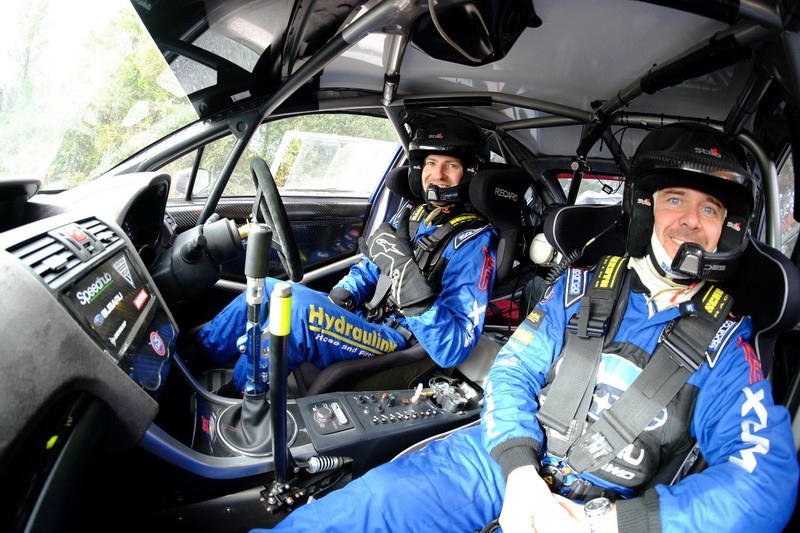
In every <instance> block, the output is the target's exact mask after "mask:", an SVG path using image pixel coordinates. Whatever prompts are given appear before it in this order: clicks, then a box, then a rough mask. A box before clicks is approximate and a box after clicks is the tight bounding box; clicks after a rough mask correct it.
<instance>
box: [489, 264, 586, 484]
mask: <svg viewBox="0 0 800 533" xmlns="http://www.w3.org/2000/svg"><path fill="white" fill-rule="evenodd" d="M573 276H578V277H579V281H580V283H581V284H585V282H586V275H585V273H584V272H583V271H580V270H573V269H570V270H569V271H568V272H567V273H566V274H565V275H563V276H561V278H559V280H558V281H557V282H556V283H555V285H554V286H553V287H552V289H550V290H548V291H547V292H546V293H545V295H544V297H543V299H542V301H541V302H540V303H539V304H538V305H537V306H536V308H535V309H534V310H533V311H532V312H531V313H530V314H529V315H528V317H526V319H525V320H524V321H523V322H522V324H520V326H519V327H518V328H517V331H516V332H515V333H514V335H513V336H512V337H511V338H510V339H509V341H508V342H507V343H506V345H505V346H503V347H502V348H501V349H500V352H499V353H498V354H497V358H496V359H495V362H494V364H493V365H492V368H491V369H490V371H489V375H488V376H487V379H486V395H485V403H484V408H483V413H482V414H481V426H482V428H483V441H484V446H485V447H486V449H487V451H489V452H490V453H491V454H492V457H493V458H494V459H495V460H496V461H497V462H498V463H500V466H501V467H502V468H503V473H504V475H506V476H507V475H508V474H509V473H510V471H511V470H513V469H514V468H515V467H518V466H525V465H526V464H534V466H538V465H536V461H535V459H536V456H535V455H533V454H532V453H530V450H533V451H535V452H537V453H538V452H539V448H540V445H541V443H542V441H543V431H542V427H541V425H540V424H539V421H538V420H537V418H536V413H537V412H538V411H539V404H538V396H539V392H540V390H541V389H542V387H543V386H544V384H545V381H546V379H547V373H548V371H549V369H550V366H551V365H552V364H553V361H554V360H555V358H556V357H557V356H558V354H559V353H560V352H561V348H562V345H563V337H564V328H565V326H566V322H567V317H568V316H570V315H572V314H574V312H575V311H574V306H573V305H570V308H569V309H568V310H566V311H565V309H564V291H565V286H566V279H567V278H572V277H573ZM575 305H577V304H575ZM514 448H516V449H517V453H512V452H513V451H514ZM520 449H527V450H528V453H527V454H525V453H522V454H520V453H519V451H520Z"/></svg>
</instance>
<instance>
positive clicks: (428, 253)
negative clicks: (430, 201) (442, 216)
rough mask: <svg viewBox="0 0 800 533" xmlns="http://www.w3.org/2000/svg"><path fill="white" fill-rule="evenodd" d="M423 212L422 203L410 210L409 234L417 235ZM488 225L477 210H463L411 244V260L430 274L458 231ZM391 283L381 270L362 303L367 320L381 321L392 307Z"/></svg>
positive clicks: (424, 273)
mask: <svg viewBox="0 0 800 533" xmlns="http://www.w3.org/2000/svg"><path fill="white" fill-rule="evenodd" d="M425 214H426V211H425V205H424V204H422V205H419V206H417V208H416V209H414V211H412V212H411V215H410V216H409V224H408V232H409V234H410V235H412V236H413V235H416V234H417V231H418V229H419V225H420V224H421V223H422V219H423V218H424V217H425ZM487 224H488V222H486V219H485V218H483V216H481V215H479V214H477V213H464V214H461V215H457V216H454V217H453V218H451V219H450V220H448V221H447V222H445V223H444V224H442V225H441V226H439V227H438V228H436V229H435V230H434V231H433V232H432V233H430V234H428V235H423V236H422V237H421V238H420V239H419V241H417V244H416V245H415V246H414V259H415V261H416V263H417V266H419V268H420V270H422V273H423V275H425V277H430V275H431V273H432V272H433V271H434V269H435V268H436V265H437V263H438V261H439V258H440V257H441V255H442V253H443V252H444V249H445V248H446V247H447V244H448V243H449V242H450V241H451V240H452V239H453V238H454V237H459V238H460V236H461V234H462V233H463V232H464V231H465V230H468V229H476V228H479V229H482V228H483V227H486V225H487ZM477 233H478V232H477V231H476V232H474V233H473V234H472V235H476V234H477ZM470 236H471V235H470ZM412 238H413V237H412ZM464 240H466V238H465V239H462V241H461V242H463V241H464ZM391 286H392V284H391V279H389V277H388V276H387V275H386V274H384V273H383V272H381V274H380V277H379V278H378V284H377V285H376V287H375V292H374V294H373V295H372V298H371V299H370V301H369V302H366V303H365V304H364V307H365V308H366V309H367V311H368V317H369V318H370V320H374V321H377V320H381V319H382V318H383V315H384V312H383V311H384V309H383V308H384V307H385V306H386V305H387V304H388V305H390V306H393V304H392V303H391V302H389V301H388V300H390V294H389V289H391Z"/></svg>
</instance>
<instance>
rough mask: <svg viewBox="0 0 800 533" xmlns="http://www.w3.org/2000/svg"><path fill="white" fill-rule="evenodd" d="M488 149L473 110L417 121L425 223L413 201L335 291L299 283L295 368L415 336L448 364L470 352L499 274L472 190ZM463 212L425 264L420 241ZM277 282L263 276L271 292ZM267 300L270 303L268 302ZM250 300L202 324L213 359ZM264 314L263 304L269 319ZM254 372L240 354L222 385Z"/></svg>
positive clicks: (222, 352)
mask: <svg viewBox="0 0 800 533" xmlns="http://www.w3.org/2000/svg"><path fill="white" fill-rule="evenodd" d="M488 156H489V154H488V146H487V144H486V140H485V135H484V133H483V130H482V129H481V128H480V127H479V126H478V125H477V124H475V123H473V122H471V121H468V120H466V119H462V118H458V117H439V118H433V119H430V120H428V121H427V122H426V123H424V124H422V125H420V126H419V127H418V128H417V129H416V130H415V133H414V137H413V139H412V141H411V143H410V147H409V159H410V163H411V168H410V171H409V176H408V179H409V187H410V189H411V191H412V192H413V193H414V194H415V196H416V197H418V198H419V200H420V201H421V204H422V205H420V207H418V208H417V209H416V210H415V211H414V215H415V221H412V222H411V224H415V223H418V224H419V225H418V229H417V231H416V233H415V235H414V237H413V240H412V239H410V238H409V226H410V222H409V218H410V216H411V213H410V210H409V209H402V210H401V211H400V212H399V213H398V214H397V215H396V217H395V219H396V220H395V223H394V224H389V223H386V222H384V223H383V224H381V226H380V227H379V228H378V229H377V230H376V231H375V232H374V233H373V234H372V235H371V236H370V237H369V239H367V240H366V242H365V243H362V249H363V250H364V252H365V255H366V257H364V258H363V259H362V260H361V261H360V262H359V263H357V264H355V265H353V267H351V269H350V272H349V273H348V275H347V276H345V277H344V278H343V279H342V280H341V281H340V282H339V283H338V284H337V285H336V286H335V287H334V288H333V289H332V290H331V292H330V294H329V295H325V294H323V293H320V292H317V291H314V290H311V289H308V288H306V287H304V286H302V285H294V286H293V288H292V291H293V304H292V329H291V333H290V336H289V338H288V343H289V346H288V353H289V370H290V371H291V370H294V369H295V368H296V367H298V366H299V365H300V364H302V363H303V362H304V361H309V362H311V363H313V364H314V365H316V366H317V367H319V368H324V367H326V366H328V365H330V364H332V363H334V362H337V361H342V360H345V359H353V358H358V357H373V356H379V355H381V354H384V353H387V352H394V351H397V350H402V349H404V348H407V347H408V346H409V345H410V343H411V342H414V340H413V339H415V340H416V341H417V342H419V343H420V344H421V345H422V346H423V347H424V348H425V350H426V351H427V352H428V353H429V354H430V356H431V357H432V358H433V359H434V361H436V362H437V363H438V364H439V365H441V366H443V367H452V366H455V365H457V364H459V363H461V362H462V361H464V359H466V357H467V355H469V353H470V351H471V350H472V348H473V347H474V346H475V344H476V343H477V340H478V338H479V337H480V335H481V332H482V330H483V319H484V316H485V310H486V305H487V303H488V300H489V294H490V293H491V290H492V284H493V283H494V266H495V260H496V247H497V233H496V231H495V230H494V229H493V228H492V227H491V225H489V224H488V223H487V222H486V221H485V220H484V219H482V218H480V217H477V216H472V215H471V213H469V212H470V210H471V209H472V208H471V204H469V202H468V196H467V191H468V187H469V182H470V180H471V178H472V176H473V175H474V173H475V172H476V169H477V167H478V166H479V165H480V164H481V163H484V162H486V161H488ZM465 214H470V216H469V217H464V216H463V215H465ZM458 217H461V218H459V220H462V219H466V218H468V219H469V220H471V221H473V224H472V225H464V227H463V229H461V227H458V229H457V230H456V231H455V232H454V233H452V234H451V235H450V236H451V237H452V238H451V239H450V240H449V242H447V243H443V245H444V246H445V247H444V249H443V251H442V253H441V256H440V257H439V258H438V260H437V262H436V267H435V268H434V269H433V273H431V272H423V271H422V270H421V269H420V267H419V266H418V265H417V263H416V261H415V256H414V253H415V250H414V245H415V243H418V242H419V241H420V239H422V238H423V237H424V236H430V235H431V234H433V233H434V232H435V231H436V230H437V228H439V227H441V226H442V225H443V224H446V223H448V222H451V223H452V221H454V220H455V219H456V218H458ZM476 224H477V225H476ZM381 274H383V275H385V276H387V277H388V279H389V280H390V281H391V285H390V289H389V290H388V292H387V293H386V296H387V300H384V301H379V302H374V301H373V300H372V298H373V295H374V293H375V292H376V287H378V286H379V284H378V281H379V279H380V277H381ZM276 282H277V280H275V279H267V280H266V283H265V291H264V294H265V296H266V297H267V298H269V295H270V294H271V292H272V288H273V286H274V284H275V283H276ZM387 286H388V283H387ZM367 303H371V304H372V305H371V306H370V307H371V308H372V309H373V312H372V315H371V316H370V315H368V313H367V312H365V310H363V309H361V307H362V306H363V304H367ZM268 307H269V305H268V303H267V304H266V305H263V306H262V310H263V311H264V312H266V310H267V309H268ZM246 310H247V305H246V303H245V294H244V293H243V294H241V295H240V296H238V297H237V298H236V299H234V300H233V301H232V302H231V303H230V304H228V306H227V307H226V308H225V309H223V310H222V312H220V313H219V314H218V315H217V316H216V317H215V318H214V319H213V320H212V321H211V322H210V323H209V324H208V325H206V326H205V327H204V328H203V329H202V330H201V331H200V332H199V333H198V338H197V341H198V342H197V343H196V347H198V348H199V349H200V351H201V352H203V353H204V354H205V355H206V356H207V357H208V358H209V359H210V360H211V361H212V362H214V363H216V364H224V363H227V362H228V361H231V360H232V359H233V358H234V357H236V356H237V355H240V354H239V351H238V349H237V339H239V338H240V337H241V336H242V335H244V333H245V330H246V326H247V313H246ZM266 320H267V317H266V316H265V315H264V313H262V319H261V321H262V323H263V322H265V321H266ZM250 372H251V369H250V365H249V364H248V361H247V357H246V355H245V354H241V356H240V358H239V360H238V362H237V364H236V367H235V369H234V376H233V382H232V383H231V384H228V385H226V386H225V390H224V391H223V392H232V391H230V390H229V389H230V388H231V385H233V387H235V391H238V393H241V392H242V391H243V390H244V388H245V385H246V382H247V377H248V375H249V374H250ZM234 394H235V392H234Z"/></svg>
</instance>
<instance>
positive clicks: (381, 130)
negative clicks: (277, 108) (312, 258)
mask: <svg viewBox="0 0 800 533" xmlns="http://www.w3.org/2000/svg"><path fill="white" fill-rule="evenodd" d="M234 140H235V139H234V137H233V136H231V135H229V136H226V137H223V138H221V139H218V140H216V141H214V142H212V143H209V144H208V145H206V146H205V147H204V148H203V151H202V152H198V151H195V152H192V153H190V154H187V155H185V156H183V157H182V158H180V159H177V160H175V161H173V162H171V163H170V164H168V165H166V166H164V167H163V169H162V170H164V171H166V172H169V173H170V174H171V175H172V176H173V183H174V187H173V190H172V191H171V193H170V194H171V196H172V197H183V196H184V195H185V194H186V186H187V183H188V177H189V176H190V174H191V168H192V165H193V163H194V161H195V159H196V158H197V157H198V155H199V156H200V164H199V169H200V170H199V172H198V179H197V180H196V183H195V187H194V189H193V196H198V197H206V196H208V192H209V190H210V187H211V182H213V180H214V179H216V177H217V176H218V175H219V172H220V170H221V169H222V166H223V165H224V163H225V159H226V158H227V156H228V154H229V153H230V150H231V148H232V147H233V143H234ZM399 150H400V143H399V142H398V141H397V135H396V133H395V132H394V129H393V128H392V125H391V123H390V122H389V121H388V120H387V119H382V118H376V117H370V116H363V115H353V114H345V113H336V114H324V115H308V116H298V117H291V118H286V119H281V120H276V121H272V122H268V123H264V124H262V125H261V126H260V127H259V129H258V130H257V131H256V132H255V134H254V135H253V139H252V140H251V141H250V143H249V144H248V146H247V149H246V150H245V154H244V156H243V157H242V158H241V160H240V161H239V163H238V164H237V165H236V167H235V169H234V171H233V175H232V176H231V179H230V180H229V182H228V184H227V186H226V187H225V192H224V194H223V196H229V197H232V196H252V195H253V194H255V186H254V184H253V178H252V176H251V172H250V161H251V160H252V158H253V157H262V158H263V159H264V160H265V161H267V163H268V164H269V167H270V170H271V171H272V174H273V176H274V178H275V183H276V184H277V185H278V189H279V190H280V191H281V194H286V195H292V196H296V195H300V196H315V195H325V196H336V195H340V196H346V197H355V198H369V197H370V195H371V194H372V192H373V191H374V190H375V187H376V186H377V185H378V182H379V181H380V180H381V178H382V177H383V175H384V174H385V172H386V170H387V169H388V168H389V166H390V165H391V164H392V161H394V159H395V157H396V156H397V153H398V151H399Z"/></svg>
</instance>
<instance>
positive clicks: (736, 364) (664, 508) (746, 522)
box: [649, 320, 798, 532]
mask: <svg viewBox="0 0 800 533" xmlns="http://www.w3.org/2000/svg"><path fill="white" fill-rule="evenodd" d="M748 326H749V320H746V321H745V323H744V324H743V325H742V327H741V328H740V331H739V332H737V335H738V336H737V337H736V338H735V340H733V341H732V342H729V345H728V346H726V348H725V350H724V351H723V352H722V354H721V355H720V357H719V358H718V360H717V362H716V364H715V366H714V367H713V368H709V367H708V364H704V365H703V366H702V367H701V368H700V369H699V370H698V371H697V372H696V373H695V375H694V376H693V379H692V381H690V383H691V382H695V384H696V385H697V386H698V387H699V388H700V391H699V393H698V396H697V401H696V403H695V411H694V415H693V418H692V421H691V428H690V429H691V432H692V435H693V436H694V437H695V438H696V439H697V442H698V445H699V446H700V451H701V452H702V454H703V457H705V459H706V461H707V462H708V465H709V466H708V468H707V469H706V470H704V471H702V472H701V473H699V474H695V475H691V476H688V477H686V478H685V479H683V480H682V481H681V482H679V483H678V484H676V485H674V486H663V485H658V486H656V488H655V491H656V492H657V494H658V505H659V509H658V513H659V518H660V522H661V525H662V529H663V530H664V531H697V530H702V529H706V530H711V529H713V530H716V531H759V532H768V531H781V530H782V529H783V527H784V526H785V525H786V523H787V521H788V520H789V518H790V516H791V514H792V509H793V508H794V505H795V502H796V498H797V484H798V464H797V455H796V452H795V447H794V441H793V437H792V432H791V421H790V418H789V413H788V411H787V410H786V409H785V408H784V407H783V406H779V405H775V404H774V402H773V398H772V389H771V385H770V383H769V381H767V380H766V379H764V376H763V373H762V371H761V367H760V363H759V359H758V356H757V355H756V354H755V352H754V350H753V349H752V348H751V347H750V345H749V344H747V343H746V342H745V341H743V340H742V339H743V338H748V337H749V335H750V331H749V329H748ZM649 501H651V502H652V501H653V499H652V498H651V499H650V500H649Z"/></svg>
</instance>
